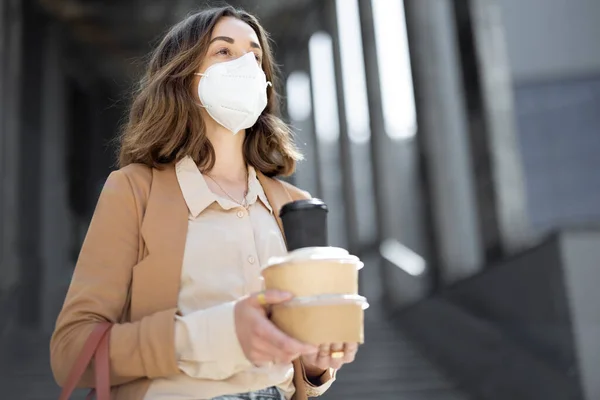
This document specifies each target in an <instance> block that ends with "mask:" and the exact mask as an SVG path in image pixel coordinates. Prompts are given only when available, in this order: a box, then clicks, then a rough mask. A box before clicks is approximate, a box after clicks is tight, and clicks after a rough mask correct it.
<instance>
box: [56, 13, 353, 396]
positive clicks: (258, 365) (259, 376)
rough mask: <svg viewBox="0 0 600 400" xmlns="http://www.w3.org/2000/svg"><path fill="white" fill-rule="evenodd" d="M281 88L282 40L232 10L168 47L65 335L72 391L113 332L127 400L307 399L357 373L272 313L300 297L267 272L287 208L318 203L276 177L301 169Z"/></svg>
mask: <svg viewBox="0 0 600 400" xmlns="http://www.w3.org/2000/svg"><path fill="white" fill-rule="evenodd" d="M273 80H274V64H273V59H272V55H271V50H270V48H269V42H268V38H267V34H266V33H265V31H264V30H263V28H262V27H261V26H260V25H259V23H258V22H257V20H256V19H255V18H254V17H253V16H251V15H249V14H247V13H245V12H243V11H239V10H236V9H233V8H231V7H224V8H216V9H210V10H206V11H203V12H200V13H197V14H195V15H192V16H190V17H189V18H187V19H185V20H184V21H182V22H181V23H179V24H178V25H176V26H175V27H174V28H172V30H171V31H170V32H169V33H168V34H167V35H166V37H165V38H164V40H163V41H162V42H161V43H160V45H159V46H158V48H157V49H156V51H155V52H154V55H153V57H152V59H151V61H150V64H149V67H148V71H147V74H146V76H145V77H144V79H143V80H142V82H141V85H140V88H139V91H138V92H137V93H136V96H135V99H134V102H133V104H132V108H131V113H130V117H129V122H128V124H127V125H126V127H125V129H124V132H123V134H122V136H121V141H120V156H119V157H120V167H121V169H120V170H118V171H116V172H113V173H112V174H111V175H110V176H109V178H108V180H107V182H106V184H105V187H104V189H103V191H102V194H101V195H100V199H99V201H98V205H97V208H96V211H95V213H94V217H93V219H92V222H91V224H90V227H89V231H88V233H87V236H86V239H85V242H84V244H83V247H82V250H81V254H80V257H79V260H78V263H77V266H76V268H75V273H74V275H73V280H72V283H71V287H70V289H69V292H68V294H67V298H66V301H65V304H64V306H63V309H62V311H61V313H60V315H59V317H58V321H57V324H56V329H55V332H54V335H53V337H52V342H51V362H52V369H53V372H54V374H55V377H56V380H57V381H58V383H59V384H63V383H64V381H65V379H66V377H67V375H68V373H69V370H70V368H71V367H72V365H73V363H74V360H75V358H76V357H77V355H78V353H79V351H80V350H81V348H82V345H83V343H84V342H85V340H86V338H87V337H88V335H89V333H90V332H91V331H92V330H93V328H94V326H95V324H97V323H98V322H101V321H110V322H112V323H114V324H115V325H114V326H113V328H112V330H111V333H110V370H111V384H112V385H114V386H113V388H112V392H113V398H116V399H118V400H121V399H127V400H135V399H146V400H162V399H189V400H200V399H214V398H218V399H284V398H287V399H289V398H291V397H292V396H293V395H294V394H295V395H296V398H298V399H300V398H306V396H307V395H310V396H314V395H319V394H321V393H323V392H324V391H325V390H326V389H327V388H328V387H329V386H330V385H331V383H332V382H333V380H334V379H335V371H336V370H337V369H339V368H340V367H341V366H342V364H344V363H347V362H351V361H353V359H354V356H355V353H356V350H357V347H358V346H357V344H355V343H346V344H341V343H340V344H336V343H334V344H331V345H323V346H320V347H315V346H311V345H307V344H305V343H300V342H298V341H296V340H294V339H293V338H291V337H288V336H286V335H285V334H284V333H282V332H281V331H279V330H278V329H277V328H276V327H275V326H274V325H273V324H271V322H270V321H269V320H268V318H267V317H266V312H265V306H267V305H269V304H276V303H280V302H284V301H287V300H289V299H290V298H291V295H290V294H287V293H280V292H276V291H266V292H262V291H261V290H262V286H261V280H260V265H261V264H263V263H265V262H266V260H267V259H268V258H269V257H271V256H277V255H282V254H283V253H285V244H284V239H283V236H282V233H281V229H280V226H281V222H280V221H279V219H278V211H279V208H280V207H281V206H282V205H283V204H285V203H287V202H289V201H292V200H295V199H300V198H306V197H307V194H306V193H304V192H302V191H300V190H298V189H296V188H294V187H293V186H291V185H288V184H285V183H282V182H281V181H278V180H275V179H274V178H273V177H275V176H278V175H289V174H291V173H292V172H293V171H294V167H295V163H296V161H297V160H298V159H300V157H301V156H300V154H299V153H298V152H297V150H296V148H295V147H294V145H293V142H292V139H291V133H290V130H289V128H288V127H287V126H286V125H285V124H284V123H283V122H282V121H281V120H280V119H278V118H277V117H276V115H275V113H276V108H277V104H276V103H277V96H276V93H275V90H274V87H273V86H272V85H271V84H270V82H272V81H273ZM92 384H93V377H92V374H91V373H90V371H87V373H86V374H85V375H84V377H83V379H82V382H81V386H91V385H92Z"/></svg>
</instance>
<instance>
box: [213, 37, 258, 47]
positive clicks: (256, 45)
mask: <svg viewBox="0 0 600 400" xmlns="http://www.w3.org/2000/svg"><path fill="white" fill-rule="evenodd" d="M217 40H222V41H224V42H227V43H229V44H234V43H235V40H233V38H230V37H229V36H216V37H214V38H212V39H211V41H210V43H209V44H211V43H213V42H216V41H217ZM250 47H253V48H255V49H259V50H262V48H261V47H260V44H258V43H256V42H250Z"/></svg>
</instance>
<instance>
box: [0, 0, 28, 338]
mask: <svg viewBox="0 0 600 400" xmlns="http://www.w3.org/2000/svg"><path fill="white" fill-rule="evenodd" d="M2 5H3V7H4V11H3V12H4V19H3V21H4V22H5V24H3V25H2V27H1V29H2V32H3V35H6V37H5V38H4V40H3V41H4V43H5V47H4V54H6V57H2V59H1V61H0V62H1V63H3V64H4V71H3V76H2V77H1V79H2V82H3V85H2V89H3V90H2V97H3V99H4V100H5V102H4V103H3V105H2V107H1V108H2V109H3V113H2V120H1V122H2V132H1V134H0V140H1V141H2V147H1V150H2V153H1V154H0V165H1V168H0V173H1V178H2V182H1V188H2V194H1V197H2V203H1V206H2V224H0V233H1V243H2V249H1V250H2V251H1V252H0V276H1V277H2V279H0V296H2V298H0V318H2V320H3V321H4V323H3V324H2V325H3V326H2V327H0V332H1V331H2V330H3V329H7V328H10V326H12V325H13V324H12V321H13V318H14V317H15V316H16V314H17V312H16V310H15V301H16V293H17V284H18V278H19V274H18V270H19V258H18V252H17V248H18V247H17V246H18V245H17V243H18V240H17V236H18V226H19V224H20V223H21V222H20V221H19V216H18V190H19V189H18V187H19V178H20V172H21V171H20V169H19V153H20V152H19V149H20V141H19V137H20V132H19V131H20V122H21V121H20V107H21V88H20V83H21V80H22V76H23V75H22V69H21V65H22V64H21V63H22V56H21V54H22V51H23V46H22V35H23V20H22V18H23V17H22V8H21V7H22V5H21V0H9V1H8V2H6V1H5V2H2Z"/></svg>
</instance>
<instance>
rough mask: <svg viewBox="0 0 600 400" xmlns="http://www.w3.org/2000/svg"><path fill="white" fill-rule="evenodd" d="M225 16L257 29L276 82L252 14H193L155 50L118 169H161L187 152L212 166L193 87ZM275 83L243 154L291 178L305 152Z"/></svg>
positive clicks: (268, 70)
mask: <svg viewBox="0 0 600 400" xmlns="http://www.w3.org/2000/svg"><path fill="white" fill-rule="evenodd" d="M223 17H234V18H237V19H239V20H241V21H243V22H245V23H247V24H248V25H249V26H250V27H252V29H254V31H255V32H256V35H257V36H258V40H259V42H260V45H261V47H262V50H263V58H262V60H263V61H262V68H263V70H264V72H265V75H266V76H267V80H269V81H271V82H273V83H275V82H276V81H277V79H276V66H275V63H274V61H273V54H272V51H271V47H270V43H269V37H268V34H267V32H266V31H265V30H264V29H263V27H262V26H261V25H260V24H259V22H258V20H257V19H256V18H255V17H254V16H253V15H251V14H249V13H247V12H245V11H243V10H240V9H236V8H233V7H231V6H227V7H220V8H210V9H207V10H203V11H201V12H198V13H195V14H193V15H190V16H189V17H187V18H186V19H185V20H183V21H181V22H180V23H178V24H177V25H175V26H174V27H173V28H171V29H170V31H169V32H168V33H167V35H166V36H165V37H164V39H163V40H162V41H161V42H160V44H159V45H158V47H157V48H156V50H155V51H154V52H153V54H152V57H151V59H150V62H149V65H148V69H147V72H146V74H145V76H144V77H143V78H142V79H141V81H140V84H139V87H138V89H137V90H136V92H135V93H134V96H133V102H132V105H131V110H130V113H129V119H128V121H127V122H126V124H125V125H124V127H123V130H122V132H121V135H120V136H119V138H118V149H119V150H118V158H119V167H124V166H126V165H128V164H132V163H142V164H145V165H148V166H150V167H155V168H161V166H163V165H165V164H168V163H173V162H177V161H179V160H180V159H182V158H183V157H185V156H190V157H192V158H193V159H194V161H195V162H196V164H197V165H198V166H199V168H200V169H201V170H202V171H208V170H210V169H211V168H212V167H213V166H214V163H215V152H214V149H213V147H212V145H211V143H210V141H209V140H208V138H207V136H206V128H205V125H204V122H203V119H202V115H201V112H200V109H199V106H198V105H197V104H196V100H195V98H194V97H193V92H192V90H191V87H192V81H193V79H194V72H196V71H197V69H198V68H199V66H200V64H201V63H202V59H203V57H205V56H206V53H207V51H208V46H209V42H210V38H211V35H212V31H213V29H214V27H215V25H216V24H217V22H218V21H219V20H220V19H221V18H223ZM275 86H277V85H275V84H274V85H273V86H270V87H268V89H267V98H268V103H267V107H266V108H265V110H264V111H263V112H262V114H261V115H260V117H259V118H258V121H257V122H256V124H255V125H254V126H253V127H251V128H249V129H246V137H245V139H244V145H243V147H244V148H243V152H244V158H245V160H246V162H247V163H248V164H250V165H252V166H253V167H254V168H256V169H257V170H259V171H260V172H262V173H263V174H265V175H267V176H277V175H284V176H287V175H291V174H292V173H293V172H294V170H295V167H296V161H297V160H300V159H301V158H302V155H301V154H300V153H299V152H298V150H297V148H296V146H295V145H294V142H293V139H292V137H293V134H292V131H291V130H290V128H289V127H288V125H286V124H285V123H284V122H283V121H282V120H281V119H280V118H279V117H278V116H277V115H278V113H279V96H278V95H277V92H276V90H275Z"/></svg>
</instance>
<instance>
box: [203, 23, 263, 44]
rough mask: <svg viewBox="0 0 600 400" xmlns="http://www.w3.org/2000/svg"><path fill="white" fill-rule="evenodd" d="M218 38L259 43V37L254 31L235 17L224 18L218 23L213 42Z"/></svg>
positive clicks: (212, 37) (213, 34)
mask: <svg viewBox="0 0 600 400" xmlns="http://www.w3.org/2000/svg"><path fill="white" fill-rule="evenodd" d="M217 37H229V38H231V39H233V40H246V41H254V42H258V36H257V35H256V32H254V29H252V27H251V26H250V25H248V24H247V23H245V22H244V21H242V20H239V19H237V18H234V17H223V18H221V19H220V20H219V22H217V24H216V25H215V27H214V29H213V31H212V35H211V40H212V39H214V38H217Z"/></svg>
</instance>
